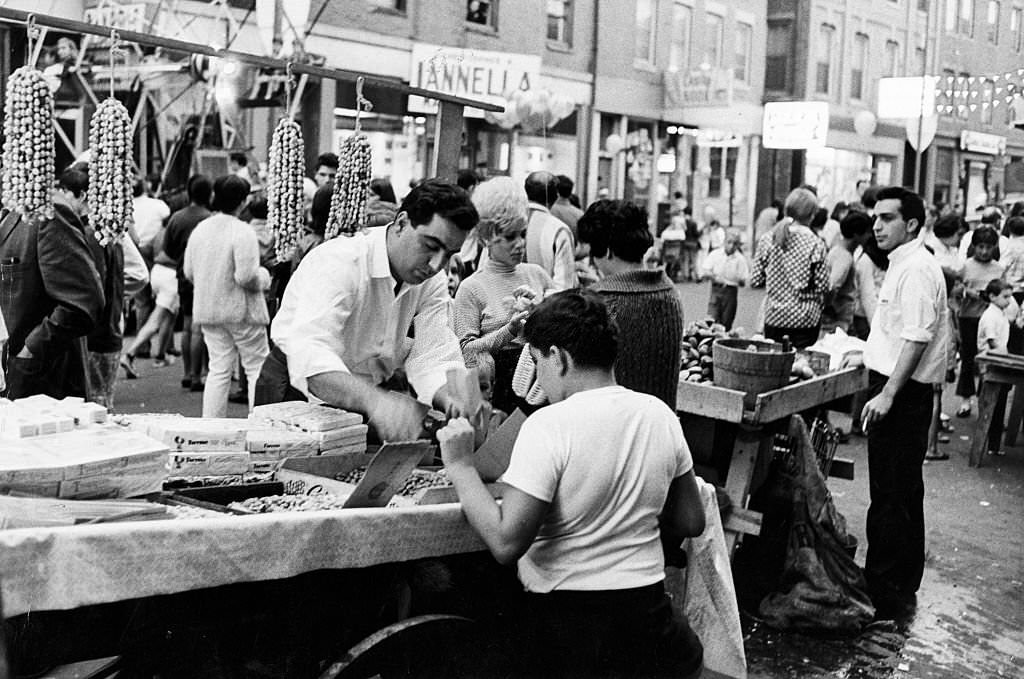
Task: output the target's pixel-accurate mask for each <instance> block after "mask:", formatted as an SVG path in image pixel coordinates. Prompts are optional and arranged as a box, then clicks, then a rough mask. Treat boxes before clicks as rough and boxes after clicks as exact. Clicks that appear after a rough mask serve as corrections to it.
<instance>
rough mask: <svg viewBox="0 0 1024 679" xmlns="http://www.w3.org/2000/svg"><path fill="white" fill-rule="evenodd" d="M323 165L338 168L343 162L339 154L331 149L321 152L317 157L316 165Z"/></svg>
mask: <svg viewBox="0 0 1024 679" xmlns="http://www.w3.org/2000/svg"><path fill="white" fill-rule="evenodd" d="M321 165H323V166H324V167H330V168H334V169H335V170H337V169H338V167H339V166H340V165H341V162H340V161H339V160H338V154H337V153H332V152H331V151H326V152H324V153H321V154H320V155H319V156H317V157H316V166H317V167H320V166H321Z"/></svg>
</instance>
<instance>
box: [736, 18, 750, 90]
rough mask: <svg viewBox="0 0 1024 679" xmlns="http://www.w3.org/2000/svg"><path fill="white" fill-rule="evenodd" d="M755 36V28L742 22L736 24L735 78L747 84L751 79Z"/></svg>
mask: <svg viewBox="0 0 1024 679" xmlns="http://www.w3.org/2000/svg"><path fill="white" fill-rule="evenodd" d="M753 35H754V27H753V26H751V25H750V24H745V23H743V22H742V21H741V22H738V23H737V24H736V61H735V63H734V64H733V67H732V68H733V72H732V73H733V77H734V78H736V80H739V81H741V82H747V79H748V78H749V77H750V43H751V40H752V36H753Z"/></svg>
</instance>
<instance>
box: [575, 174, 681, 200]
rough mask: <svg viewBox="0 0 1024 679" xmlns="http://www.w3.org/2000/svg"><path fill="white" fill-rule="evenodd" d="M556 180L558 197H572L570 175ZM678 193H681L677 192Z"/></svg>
mask: <svg viewBox="0 0 1024 679" xmlns="http://www.w3.org/2000/svg"><path fill="white" fill-rule="evenodd" d="M555 179H557V180H558V195H559V196H560V197H562V198H568V197H569V196H571V195H572V189H573V186H574V184H573V182H572V179H570V178H569V176H568V175H564V174H560V175H558V176H557V177H555ZM676 193H679V192H678V191H676Z"/></svg>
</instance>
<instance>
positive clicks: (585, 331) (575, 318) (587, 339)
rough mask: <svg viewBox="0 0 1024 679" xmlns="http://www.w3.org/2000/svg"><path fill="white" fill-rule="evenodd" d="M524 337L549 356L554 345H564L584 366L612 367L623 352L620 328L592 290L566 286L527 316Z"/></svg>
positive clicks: (563, 347)
mask: <svg viewBox="0 0 1024 679" xmlns="http://www.w3.org/2000/svg"><path fill="white" fill-rule="evenodd" d="M523 337H524V338H525V339H526V341H527V342H529V343H530V344H531V345H533V346H534V347H535V348H536V349H537V350H538V351H540V352H541V353H542V354H544V355H545V356H546V355H548V353H549V352H550V351H551V348H552V347H560V348H561V349H564V350H565V351H567V352H569V355H570V356H572V359H573V361H575V362H576V364H577V365H580V366H589V367H593V368H611V367H612V366H614V365H615V358H616V357H617V356H618V353H619V328H618V326H617V325H616V324H615V321H614V320H613V319H612V317H611V316H610V315H609V313H608V307H606V306H605V303H604V300H603V299H601V296H600V295H599V294H597V293H596V292H593V291H591V290H582V289H577V290H563V291H562V292H559V293H556V294H554V295H551V296H550V297H548V298H547V299H545V300H544V301H543V302H541V303H540V304H539V305H537V308H536V309H534V311H533V313H531V314H530V316H529V318H527V319H526V324H525V325H524V326H523Z"/></svg>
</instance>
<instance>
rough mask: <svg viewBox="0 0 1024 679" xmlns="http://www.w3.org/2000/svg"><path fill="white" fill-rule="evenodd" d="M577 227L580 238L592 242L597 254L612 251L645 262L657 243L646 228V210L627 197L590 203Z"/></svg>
mask: <svg viewBox="0 0 1024 679" xmlns="http://www.w3.org/2000/svg"><path fill="white" fill-rule="evenodd" d="M577 229H578V233H579V239H580V241H582V242H584V243H587V244H588V245H590V254H592V255H593V256H594V257H604V256H605V255H607V254H608V251H609V250H611V251H612V253H613V254H614V255H615V256H616V257H618V258H619V259H622V260H625V261H627V262H642V261H643V259H644V254H645V253H646V252H647V251H648V250H649V249H650V247H651V245H653V244H654V237H653V236H651V231H650V229H648V227H647V211H646V210H644V209H643V208H642V207H640V206H638V205H636V204H635V203H631V202H629V201H626V200H599V201H596V202H594V203H591V205H590V207H588V208H587V211H586V212H584V213H583V216H581V217H580V221H579V224H578V225H577Z"/></svg>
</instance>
